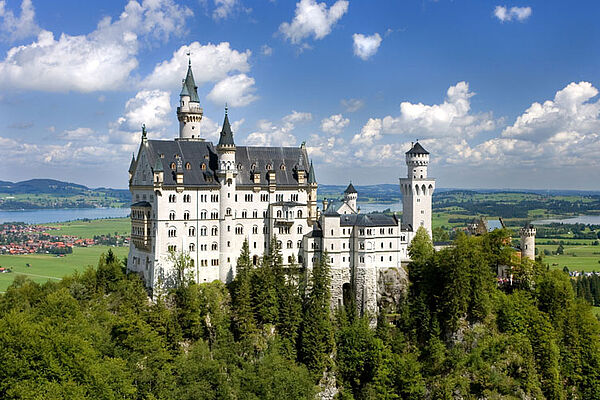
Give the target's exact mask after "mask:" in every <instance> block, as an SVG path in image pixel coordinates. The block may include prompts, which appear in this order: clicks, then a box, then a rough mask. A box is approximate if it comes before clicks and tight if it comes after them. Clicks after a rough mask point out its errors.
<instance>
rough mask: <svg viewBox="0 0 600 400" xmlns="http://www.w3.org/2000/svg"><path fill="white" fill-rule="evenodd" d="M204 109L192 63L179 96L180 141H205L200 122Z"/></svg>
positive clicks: (190, 62) (189, 63) (189, 65)
mask: <svg viewBox="0 0 600 400" xmlns="http://www.w3.org/2000/svg"><path fill="white" fill-rule="evenodd" d="M202 114H203V111H202V108H200V99H199V98H198V86H196V82H195V81H194V74H193V73H192V61H191V60H190V61H189V62H188V70H187V74H186V76H185V79H184V80H183V81H182V85H181V93H180V94H179V107H177V119H178V120H179V139H180V140H181V139H183V140H192V139H194V140H204V139H202V138H200V121H201V120H202Z"/></svg>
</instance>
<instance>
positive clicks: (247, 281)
mask: <svg viewBox="0 0 600 400" xmlns="http://www.w3.org/2000/svg"><path fill="white" fill-rule="evenodd" d="M236 270H237V274H236V276H235V278H234V280H233V282H232V283H231V287H232V310H233V322H234V327H235V332H236V336H237V337H238V338H240V339H242V340H244V339H248V338H250V337H251V336H252V335H254V334H255V332H256V320H255V318H254V311H253V309H252V282H251V281H252V275H253V270H252V261H251V259H250V248H249V246H248V240H247V239H246V240H244V244H243V245H242V252H241V254H240V256H239V258H238V260H237V267H236Z"/></svg>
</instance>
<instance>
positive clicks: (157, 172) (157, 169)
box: [152, 158, 165, 186]
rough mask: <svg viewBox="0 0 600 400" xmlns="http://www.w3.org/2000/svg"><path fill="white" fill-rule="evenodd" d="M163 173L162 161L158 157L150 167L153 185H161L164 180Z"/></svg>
mask: <svg viewBox="0 0 600 400" xmlns="http://www.w3.org/2000/svg"><path fill="white" fill-rule="evenodd" d="M164 173H165V170H164V169H163V165H162V161H161V160H160V158H157V159H156V163H154V168H152V174H153V175H154V176H153V178H154V179H153V180H154V186H160V185H162V183H163V182H164Z"/></svg>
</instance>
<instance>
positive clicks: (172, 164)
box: [171, 162, 177, 171]
mask: <svg viewBox="0 0 600 400" xmlns="http://www.w3.org/2000/svg"><path fill="white" fill-rule="evenodd" d="M176 168H177V166H176V165H175V163H174V162H172V163H171V170H173V171H175V169H176Z"/></svg>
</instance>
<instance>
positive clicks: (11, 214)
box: [0, 208, 130, 224]
mask: <svg viewBox="0 0 600 400" xmlns="http://www.w3.org/2000/svg"><path fill="white" fill-rule="evenodd" d="M129 212H130V209H129V208H57V209H41V210H39V209H38V210H18V211H4V210H0V223H3V222H25V223H28V224H46V223H49V222H65V221H73V220H76V219H84V218H87V219H100V218H121V217H126V216H128V215H129Z"/></svg>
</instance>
